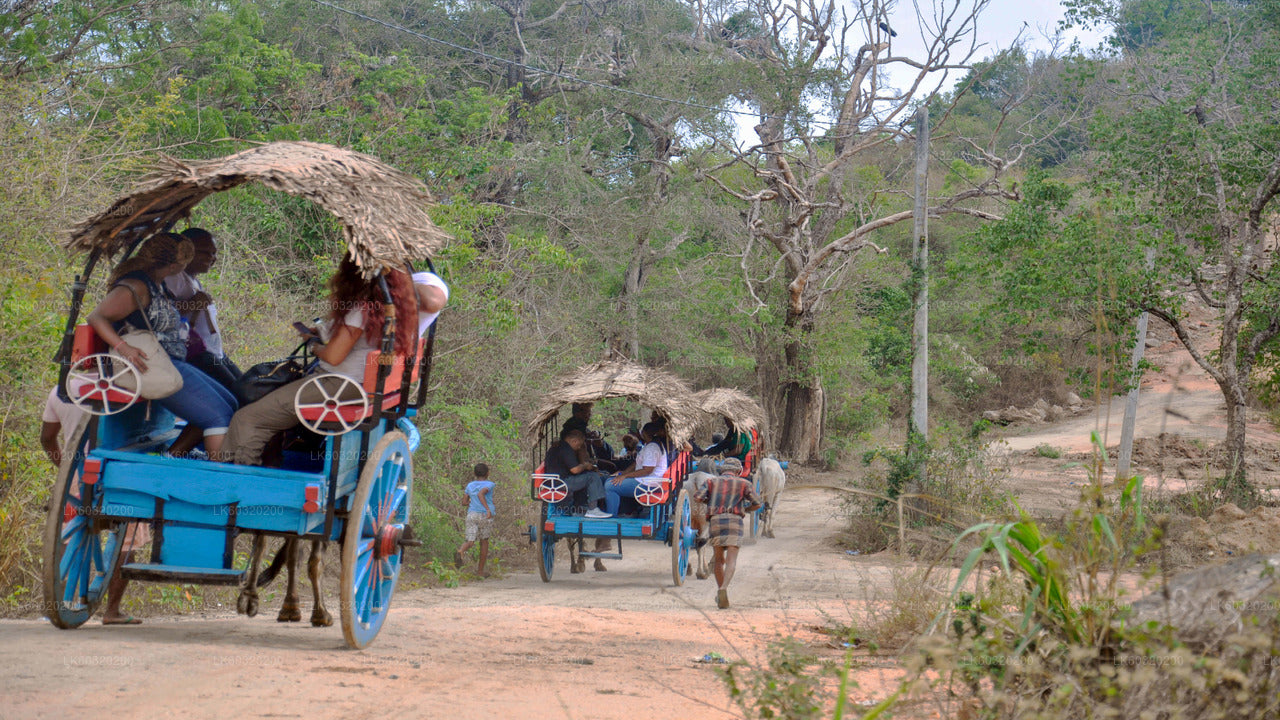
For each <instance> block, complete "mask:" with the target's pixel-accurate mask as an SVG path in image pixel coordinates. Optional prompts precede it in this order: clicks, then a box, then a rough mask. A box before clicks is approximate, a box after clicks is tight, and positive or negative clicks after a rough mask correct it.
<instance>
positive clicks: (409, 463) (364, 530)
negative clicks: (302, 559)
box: [340, 431, 413, 648]
mask: <svg viewBox="0 0 1280 720" xmlns="http://www.w3.org/2000/svg"><path fill="white" fill-rule="evenodd" d="M412 492H413V455H412V453H411V452H410V450H409V443H408V440H406V439H405V436H404V433H401V432H399V431H392V432H389V433H387V434H386V435H383V436H382V439H381V440H379V441H378V444H377V445H374V446H373V450H371V451H370V452H369V459H368V460H367V461H366V462H365V466H364V469H363V470H361V471H360V481H359V483H358V484H357V485H356V490H355V493H354V494H353V495H352V498H351V510H350V513H349V514H348V515H347V524H346V528H345V529H344V531H343V536H342V585H341V588H340V589H341V599H342V635H343V637H345V638H346V640H347V644H348V645H350V646H351V647H353V648H363V647H365V646H367V645H368V644H369V643H371V642H373V639H374V638H375V637H377V636H378V631H379V630H381V629H382V623H383V622H384V621H385V620H386V619H387V612H388V610H390V608H391V596H392V595H393V594H394V593H395V590H396V580H398V579H399V577H400V564H401V552H402V549H403V548H402V547H401V545H400V539H401V537H402V535H403V533H404V529H405V527H406V525H407V523H408V522H409V503H410V500H411V496H412Z"/></svg>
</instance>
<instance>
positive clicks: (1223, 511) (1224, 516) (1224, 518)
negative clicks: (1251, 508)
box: [1209, 503, 1248, 524]
mask: <svg viewBox="0 0 1280 720" xmlns="http://www.w3.org/2000/svg"><path fill="white" fill-rule="evenodd" d="M1246 517H1248V514H1247V513H1245V511H1243V510H1241V509H1240V508H1239V507H1237V506H1236V504H1235V503H1227V504H1226V505H1223V506H1222V507H1220V508H1218V509H1217V510H1214V511H1213V514H1212V515H1210V516H1209V522H1210V524H1215V523H1222V522H1230V521H1232V520H1243V519H1245V518H1246Z"/></svg>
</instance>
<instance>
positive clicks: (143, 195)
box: [66, 142, 449, 277]
mask: <svg viewBox="0 0 1280 720" xmlns="http://www.w3.org/2000/svg"><path fill="white" fill-rule="evenodd" d="M248 182H260V183H262V184H263V185H266V186H267V187H269V188H271V189H272V190H279V191H280V192H283V193H288V194H290V195H297V196H298V197H304V198H307V199H308V200H311V201H312V202H314V203H316V204H317V205H319V206H321V207H323V208H324V209H325V210H328V211H329V212H330V213H332V214H333V215H334V216H335V217H337V218H338V219H339V220H340V221H342V225H343V228H344V231H345V235H346V239H347V248H348V250H349V251H350V252H351V255H352V257H354V258H355V260H356V263H357V264H358V265H359V266H360V267H361V268H362V269H363V270H364V272H365V275H366V276H367V277H372V276H374V275H376V274H377V272H378V271H379V270H381V269H382V268H384V267H403V266H404V265H405V263H408V262H413V261H415V260H424V259H426V258H427V257H428V256H429V255H430V254H431V253H433V252H435V251H437V250H439V249H440V247H442V246H443V245H444V243H445V241H446V240H448V237H449V236H448V235H446V234H445V232H444V231H443V230H441V229H440V228H438V227H436V226H435V224H433V223H432V222H431V218H430V217H429V216H428V215H427V206H428V205H429V204H430V203H431V201H432V200H431V194H430V193H429V192H428V191H427V188H426V186H425V185H423V184H422V182H421V181H420V180H418V179H417V178H415V177H413V176H411V175H408V174H406V173H403V172H400V171H399V170H396V169H395V168H393V167H391V166H389V165H386V164H384V163H383V162H381V161H380V160H378V159H376V158H373V157H370V156H368V155H364V154H361V153H357V152H352V151H350V150H344V149H342V148H338V147H334V146H332V145H322V144H320V143H311V142H273V143H268V144H266V145H260V146H258V147H255V148H252V149H250V150H245V151H243V152H238V153H236V154H234V155H228V156H227V157H224V158H219V159H216V160H177V159H175V158H171V157H168V156H161V158H160V160H159V162H158V166H157V167H156V169H155V170H154V171H152V172H151V173H150V174H148V175H147V176H146V177H145V178H143V180H142V182H141V183H140V184H139V185H138V186H137V187H135V188H134V189H133V190H132V191H130V192H129V193H128V194H127V195H125V196H123V197H121V198H120V199H118V200H116V201H115V202H114V203H112V205H111V207H109V208H107V210H106V211H104V212H102V213H99V214H98V215H95V216H93V217H91V218H89V219H87V220H85V221H83V222H81V223H79V224H78V225H76V226H75V227H73V228H72V229H71V236H70V237H69V238H68V239H67V241H66V245H67V247H68V248H71V249H72V250H85V251H88V250H92V249H94V248H99V249H101V250H103V251H104V252H105V253H106V255H107V256H108V257H110V256H112V255H115V254H116V253H117V252H119V251H120V250H121V249H122V248H126V247H129V246H130V245H131V244H133V243H134V242H135V241H138V240H142V239H145V238H147V237H149V236H151V235H153V234H155V233H157V232H160V231H162V230H165V229H166V228H168V227H170V226H171V225H172V224H173V223H174V222H176V221H178V220H181V219H182V218H185V217H187V216H188V215H190V214H191V209H192V208H193V207H195V206H196V205H198V204H199V203H200V201H201V200H204V199H205V198H206V197H208V196H210V195H212V194H213V193H216V192H222V191H223V190H229V189H231V188H233V187H236V186H238V185H243V184H244V183H248Z"/></svg>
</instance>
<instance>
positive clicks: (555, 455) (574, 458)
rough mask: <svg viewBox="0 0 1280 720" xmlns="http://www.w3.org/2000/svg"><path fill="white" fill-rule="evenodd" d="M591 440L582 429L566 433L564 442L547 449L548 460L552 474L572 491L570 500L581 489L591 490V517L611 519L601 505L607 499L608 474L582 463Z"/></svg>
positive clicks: (586, 515)
mask: <svg viewBox="0 0 1280 720" xmlns="http://www.w3.org/2000/svg"><path fill="white" fill-rule="evenodd" d="M586 444H587V437H586V435H585V434H584V433H583V432H582V431H581V430H578V429H574V428H570V429H569V430H562V431H561V433H560V442H558V443H556V444H555V445H552V446H551V448H550V449H549V450H547V456H546V458H545V460H544V465H545V468H544V469H545V470H546V472H547V473H548V474H551V475H559V476H560V479H561V480H562V481H564V483H565V485H567V486H568V489H569V497H570V499H572V498H573V496H574V494H576V493H577V492H578V491H579V490H586V491H587V506H586V507H587V511H586V513H585V514H584V516H585V517H589V518H607V517H610V515H609V514H608V513H604V512H601V511H600V508H599V507H597V504H598V503H599V502H600V501H601V500H603V499H605V492H604V473H602V472H600V471H598V470H597V469H596V467H595V465H593V464H592V463H591V461H589V460H581V459H579V458H580V457H581V453H582V450H583V448H585V447H586Z"/></svg>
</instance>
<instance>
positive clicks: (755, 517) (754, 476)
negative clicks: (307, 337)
mask: <svg viewBox="0 0 1280 720" xmlns="http://www.w3.org/2000/svg"><path fill="white" fill-rule="evenodd" d="M751 484H752V485H754V486H755V489H756V497H759V496H760V473H758V472H753V473H751ZM759 537H760V510H759V509H757V510H756V511H755V512H753V513H751V539H752V540H755V539H757V538H759Z"/></svg>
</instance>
